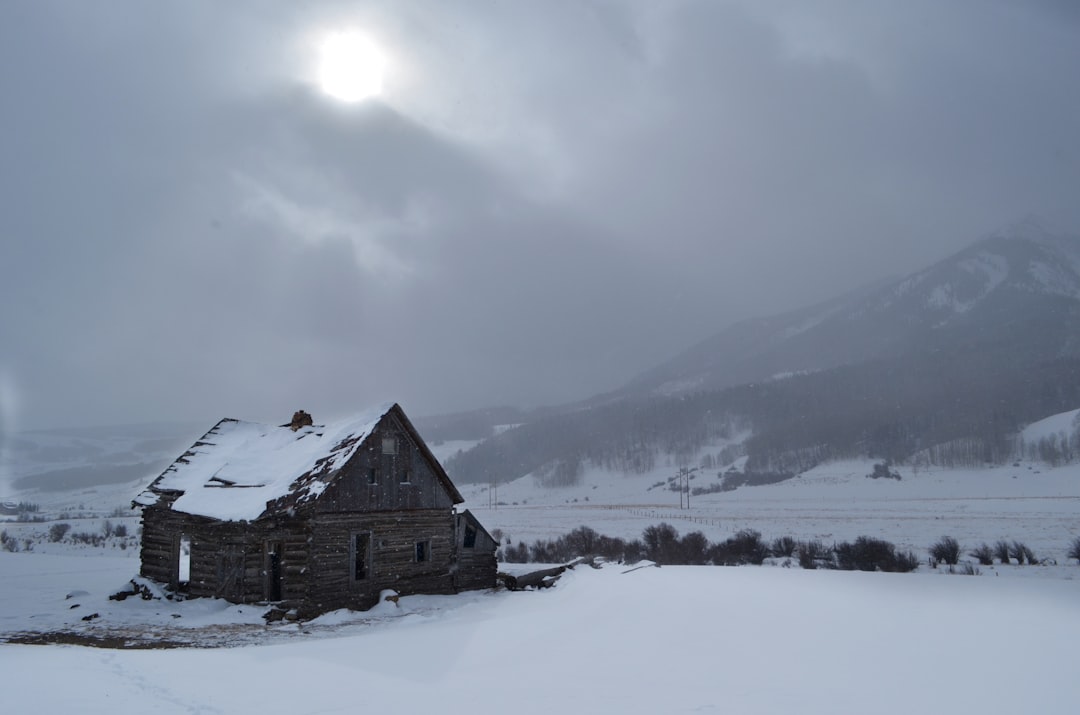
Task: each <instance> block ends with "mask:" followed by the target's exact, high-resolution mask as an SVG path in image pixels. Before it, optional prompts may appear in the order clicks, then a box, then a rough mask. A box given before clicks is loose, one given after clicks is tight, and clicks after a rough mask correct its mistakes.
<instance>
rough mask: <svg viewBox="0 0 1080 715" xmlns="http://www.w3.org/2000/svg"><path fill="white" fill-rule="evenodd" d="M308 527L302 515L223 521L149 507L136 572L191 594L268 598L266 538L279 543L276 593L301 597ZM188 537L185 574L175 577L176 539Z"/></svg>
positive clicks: (237, 599)
mask: <svg viewBox="0 0 1080 715" xmlns="http://www.w3.org/2000/svg"><path fill="white" fill-rule="evenodd" d="M310 534H311V529H310V525H309V523H308V521H307V520H305V519H303V518H296V519H289V520H264V521H257V522H250V523H249V522H222V521H217V520H214V519H207V518H204V517H197V516H193V515H191V514H184V513H182V512H174V511H172V510H170V509H165V508H161V507H156V506H151V507H147V508H146V509H145V510H144V511H143V536H142V548H141V554H140V556H141V560H142V568H141V569H140V573H141V574H142V575H143V576H144V577H146V578H149V579H152V580H154V581H157V582H159V583H162V584H165V585H167V586H169V587H170V588H172V589H174V590H179V591H182V592H186V593H187V594H188V595H190V596H196V597H198V596H206V597H220V598H226V599H228V600H230V601H234V602H237V603H253V602H259V601H264V600H266V598H267V589H268V582H267V571H266V569H267V554H266V547H267V544H268V543H276V544H278V545H279V547H280V558H281V574H282V582H281V596H282V600H284V601H287V602H292V601H297V602H298V601H303V600H304V599H306V598H307V592H308V587H309V575H308V573H309V568H308V562H309V544H310ZM182 537H186V538H187V539H189V540H190V545H191V556H190V562H189V563H190V575H189V580H188V582H187V584H180V583H179V582H178V576H179V566H180V540H181V538H182Z"/></svg>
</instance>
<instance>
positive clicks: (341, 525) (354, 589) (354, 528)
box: [306, 509, 455, 612]
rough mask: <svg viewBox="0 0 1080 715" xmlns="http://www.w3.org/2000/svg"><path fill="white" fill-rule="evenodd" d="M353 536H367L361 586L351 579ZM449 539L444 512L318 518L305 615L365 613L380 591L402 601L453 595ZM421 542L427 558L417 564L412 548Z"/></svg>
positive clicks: (449, 521) (448, 515) (450, 523)
mask: <svg viewBox="0 0 1080 715" xmlns="http://www.w3.org/2000/svg"><path fill="white" fill-rule="evenodd" d="M358 532H370V533H371V560H370V571H369V574H368V576H367V578H366V579H364V580H362V581H355V580H353V579H352V577H351V570H352V563H351V559H352V548H351V546H352V538H353V535H354V534H356V533H358ZM454 539H455V530H454V517H453V513H452V512H451V511H450V510H449V509H421V510H410V511H390V512H377V513H351V514H318V515H316V517H315V518H314V521H313V526H312V542H311V567H312V578H311V579H310V581H309V582H310V584H311V586H310V590H309V591H308V594H307V596H308V598H307V609H306V610H310V611H312V612H325V611H331V610H334V609H337V608H354V609H365V608H370V607H371V606H372V605H374V604H375V603H376V602H377V601H378V597H379V592H380V591H382V590H383V589H393V590H395V591H397V592H398V593H400V594H402V595H406V594H413V593H453V592H454V579H453V574H452V572H451V566H452V562H453V557H454V546H455V544H454ZM421 540H423V541H427V542H429V548H428V558H427V560H426V561H424V562H420V563H418V562H417V561H416V542H417V541H421Z"/></svg>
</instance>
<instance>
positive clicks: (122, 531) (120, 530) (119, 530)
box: [112, 524, 497, 543]
mask: <svg viewBox="0 0 1080 715" xmlns="http://www.w3.org/2000/svg"><path fill="white" fill-rule="evenodd" d="M112 533H113V536H118V537H120V538H124V537H126V536H127V535H128V529H127V525H126V524H117V525H116V526H114V527H113V532H112ZM496 543H497V542H496Z"/></svg>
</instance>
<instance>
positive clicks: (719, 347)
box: [605, 218, 1080, 398]
mask: <svg viewBox="0 0 1080 715" xmlns="http://www.w3.org/2000/svg"><path fill="white" fill-rule="evenodd" d="M978 345H986V346H992V348H993V349H994V350H1001V351H1003V355H1009V356H1010V359H1012V358H1015V357H1019V356H1024V355H1027V356H1038V357H1040V358H1043V359H1050V358H1053V357H1058V356H1062V355H1077V354H1080V237H1076V236H1068V235H1062V234H1058V233H1055V232H1052V231H1050V230H1048V229H1047V228H1045V227H1044V226H1043V225H1042V224H1041V223H1040V222H1039V221H1038V220H1036V219H1032V218H1028V219H1025V220H1024V221H1021V222H1019V223H1017V224H1014V225H1012V226H1010V227H1008V228H1007V229H1004V230H1002V231H1000V232H998V233H996V234H994V235H992V236H989V237H987V238H985V239H983V240H981V241H978V242H977V243H975V244H973V245H972V246H969V247H968V248H967V249H965V250H963V251H961V252H959V253H957V254H956V255H953V256H951V257H949V258H946V259H945V260H943V261H941V262H939V263H937V264H935V265H933V266H930V267H929V268H926V269H925V270H922V271H920V272H918V273H915V274H912V275H910V276H906V277H904V278H901V279H898V280H894V281H891V282H887V283H885V284H878V285H874V286H870V287H867V288H863V289H860V290H858V291H855V292H852V293H849V294H847V295H844V296H841V297H839V298H836V299H833V300H831V301H828V302H826V303H823V304H820V305H817V306H814V307H811V308H807V309H802V310H797V311H792V312H790V313H786V314H783V315H777V316H773V317H769V318H762V319H756V320H748V321H745V322H742V323H738V324H736V325H734V326H732V327H730V328H728V329H726V330H724V331H722V332H720V333H718V334H716V335H714V336H712V337H710V338H708V339H706V340H704V341H702V342H701V343H699V344H697V345H695V346H694V347H692V348H690V349H689V350H687V351H686V352H684V353H682V354H681V355H678V356H677V357H675V358H673V359H672V360H670V361H668V362H666V363H664V364H662V365H659V366H657V367H655V368H653V369H651V370H649V371H647V372H645V373H643V374H642V375H640V376H639V377H637V378H635V379H634V380H632V381H631V382H630V383H629V384H628V385H626V386H625V387H624V388H623V389H622V390H619V391H618V392H616V393H614V395H609V396H605V397H606V398H610V397H615V396H627V395H647V394H652V395H678V394H686V393H689V392H695V391H700V390H708V389H716V388H722V387H728V386H732V385H739V384H744V383H749V382H755V381H761V380H767V379H769V378H771V377H774V376H778V375H790V374H797V373H801V372H811V371H817V370H822V369H827V368H831V367H836V366H839V365H851V364H856V363H860V362H863V361H866V360H871V359H876V358H886V357H895V356H897V355H904V354H916V353H927V352H937V353H941V352H944V353H951V352H955V351H958V350H964V349H970V348H972V347H975V346H978Z"/></svg>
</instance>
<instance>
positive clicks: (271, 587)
mask: <svg viewBox="0 0 1080 715" xmlns="http://www.w3.org/2000/svg"><path fill="white" fill-rule="evenodd" d="M282 577H283V573H282V568H281V544H279V543H276V542H269V543H267V544H266V600H267V601H280V600H281V591H282V588H281V580H282Z"/></svg>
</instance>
